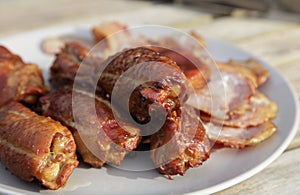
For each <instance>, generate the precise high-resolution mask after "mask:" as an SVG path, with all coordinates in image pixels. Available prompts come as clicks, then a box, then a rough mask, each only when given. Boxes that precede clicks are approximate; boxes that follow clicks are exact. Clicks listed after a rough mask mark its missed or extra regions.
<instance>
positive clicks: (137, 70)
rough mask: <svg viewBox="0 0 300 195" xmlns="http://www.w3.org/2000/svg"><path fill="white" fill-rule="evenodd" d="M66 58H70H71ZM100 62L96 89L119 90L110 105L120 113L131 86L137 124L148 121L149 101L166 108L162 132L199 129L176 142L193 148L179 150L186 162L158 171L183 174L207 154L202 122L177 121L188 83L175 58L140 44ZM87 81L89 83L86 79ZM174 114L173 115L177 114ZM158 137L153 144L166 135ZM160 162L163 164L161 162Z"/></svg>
mask: <svg viewBox="0 0 300 195" xmlns="http://www.w3.org/2000/svg"><path fill="white" fill-rule="evenodd" d="M70 46H71V45H70ZM73 46H74V45H73ZM75 56H76V55H75ZM69 59H70V60H72V58H69ZM73 59H74V58H73ZM76 59H78V58H76ZM75 61H76V60H73V62H75ZM91 61H93V60H91ZM61 62H62V60H59V59H57V60H56V63H55V64H54V65H53V66H57V65H58V64H59V65H60V66H64V64H63V63H61ZM93 62H95V61H93ZM96 65H97V64H96ZM96 65H95V64H94V67H96V68H97V66H96ZM102 65H107V66H106V67H105V69H104V71H103V72H102V74H101V76H100V79H99V81H98V84H97V90H98V93H99V91H100V92H101V93H102V94H103V96H102V97H106V98H108V99H110V98H111V95H112V93H113V91H114V90H116V91H118V92H119V96H118V97H122V98H118V102H117V103H116V104H117V105H113V106H114V107H117V108H118V110H119V111H120V113H121V116H122V113H123V112H122V109H124V107H125V109H126V101H127V100H128V99H127V98H124V97H126V95H125V94H126V93H127V92H128V91H129V92H132V91H131V90H133V92H132V94H131V96H130V98H129V104H128V106H129V111H130V113H131V115H132V116H133V118H134V119H135V120H136V121H137V122H138V123H140V124H146V123H148V122H149V121H150V120H151V117H150V115H149V112H148V111H150V112H151V110H152V111H153V109H154V111H155V110H156V107H152V105H156V106H157V105H158V106H159V107H161V108H164V109H165V110H164V112H165V118H166V122H165V123H166V124H165V125H164V126H163V128H162V129H161V130H160V131H159V132H162V134H165V133H166V134H167V135H169V137H168V138H170V137H173V136H174V137H181V138H182V137H184V136H183V135H181V134H182V132H190V131H192V130H194V131H196V130H197V132H198V133H197V136H196V137H195V140H194V141H191V140H192V138H191V139H190V140H188V139H186V142H181V143H180V144H175V145H176V146H177V147H179V148H180V147H185V148H186V146H188V147H190V148H192V149H188V150H190V152H191V153H194V154H190V155H188V154H186V153H185V152H181V153H180V154H179V156H180V157H178V158H180V159H181V163H182V162H185V164H184V165H182V167H181V168H180V169H179V168H177V167H174V166H173V167H172V165H171V164H172V163H171V164H169V165H165V166H166V167H169V168H168V170H167V171H160V172H161V173H163V174H168V175H174V174H183V173H184V170H186V169H187V168H189V167H194V166H198V165H200V164H201V163H202V162H203V161H204V160H206V159H207V158H208V156H209V143H208V141H207V138H206V135H205V130H204V129H203V128H202V126H201V125H196V126H194V129H190V130H189V129H185V127H183V126H182V125H181V124H179V123H180V122H179V121H180V117H181V106H182V105H181V102H184V100H185V97H186V94H185V91H186V89H187V88H188V85H187V83H186V82H187V81H186V78H185V76H184V74H183V72H182V71H181V69H180V68H179V66H178V65H177V64H176V63H175V62H174V61H172V60H171V59H170V58H168V57H165V56H162V55H160V54H159V53H158V52H156V51H154V50H153V49H149V48H143V47H140V48H135V49H129V50H125V51H124V52H121V53H118V54H116V55H114V56H112V57H110V58H109V59H107V60H106V61H104V62H103V63H102ZM84 66H85V65H84ZM98 66H99V63H98ZM145 67H146V70H147V71H145V69H144V68H145ZM98 68H100V69H101V68H103V67H101V65H100V66H99V67H98ZM67 69H68V68H66V69H63V68H61V69H60V70H63V71H67ZM52 70H53V69H52ZM93 70H96V71H93V73H96V74H97V69H93ZM128 72H129V73H128ZM51 73H52V74H56V73H55V72H54V71H52V72H51ZM80 74H81V73H80ZM83 74H84V72H83ZM83 74H82V75H83ZM61 75H64V74H61ZM61 75H58V76H61ZM53 76H56V75H53ZM88 76H89V78H96V76H97V75H96V76H95V75H88ZM119 79H120V80H121V81H122V82H121V83H122V85H121V87H120V86H116V84H117V83H118V80H119ZM86 82H87V83H90V81H89V80H88V81H86ZM92 82H94V81H92ZM79 84H80V83H79ZM80 85H81V84H80ZM118 87H119V88H118ZM99 89H101V90H99ZM123 94H124V95H123ZM124 105H125V106H124ZM175 113H176V114H175ZM174 114H175V115H176V117H175V115H174ZM126 117H127V116H125V117H121V118H126ZM152 119H153V118H152ZM153 120H157V119H156V118H154V119H153ZM172 121H174V122H172ZM175 124H177V125H175ZM186 128H188V127H186ZM143 130H144V129H142V131H143ZM168 131H170V132H168ZM181 138H176V139H181ZM153 139H154V138H153ZM153 139H152V140H153ZM166 139H167V138H166ZM159 140H160V141H159V143H160V145H159V144H158V143H156V142H155V143H153V148H154V147H159V146H161V144H164V143H165V142H164V141H163V140H165V139H163V138H161V139H159ZM189 141H190V142H189ZM192 142H195V144H194V145H193V144H192ZM202 154H203V155H202ZM159 155H163V154H162V153H159V154H155V156H156V157H155V158H154V161H155V162H156V164H157V163H158V161H157V160H155V159H156V158H157V156H159ZM193 159H195V162H193ZM200 161H201V162H200ZM174 163H175V162H173V165H174ZM175 164H176V163H175ZM160 166H162V167H163V165H160Z"/></svg>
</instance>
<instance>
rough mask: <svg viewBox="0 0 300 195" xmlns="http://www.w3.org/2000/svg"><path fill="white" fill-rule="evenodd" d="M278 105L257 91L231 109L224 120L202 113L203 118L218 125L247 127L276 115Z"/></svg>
mask: <svg viewBox="0 0 300 195" xmlns="http://www.w3.org/2000/svg"><path fill="white" fill-rule="evenodd" d="M276 113H277V105H276V103H275V102H273V101H271V100H269V99H268V98H267V97H266V96H265V95H263V94H262V93H259V92H256V93H255V94H254V95H252V96H251V97H250V98H248V99H245V100H244V101H243V102H242V103H241V104H240V105H239V106H238V107H237V108H234V109H232V110H230V111H229V112H228V113H227V114H226V116H225V118H224V120H220V119H219V118H215V117H211V116H210V115H208V114H206V113H201V119H203V120H204V121H211V122H213V123H216V124H218V125H225V126H231V127H241V128H246V127H249V126H256V125H259V124H262V123H264V122H266V121H268V120H270V119H272V118H274V117H275V116H276Z"/></svg>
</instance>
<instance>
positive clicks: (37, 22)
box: [0, 0, 212, 36]
mask: <svg viewBox="0 0 300 195" xmlns="http://www.w3.org/2000/svg"><path fill="white" fill-rule="evenodd" d="M54 2H56V3H54ZM16 10H19V11H16ZM20 10H21V11H20ZM11 13H14V14H11ZM28 13H30V14H28ZM162 14H163V15H162ZM20 18H22V20H20ZM194 19H196V20H197V22H198V23H206V22H207V21H210V20H211V19H212V15H211V14H207V13H202V12H197V11H186V9H185V8H183V7H182V6H179V5H178V6H172V7H170V6H167V5H157V4H153V3H149V2H144V1H122V0H114V1H110V0H101V1H95V0H77V1H71V0H64V1H53V2H52V1H35V0H28V1H21V0H14V1H10V3H8V4H7V3H4V2H0V29H1V31H0V36H5V35H8V34H12V33H17V32H21V31H25V30H30V29H33V28H41V27H46V26H50V25H61V24H69V25H70V24H82V23H87V24H96V23H100V22H101V21H107V20H115V21H120V22H123V23H126V24H159V25H172V24H173V23H174V24H176V23H186V22H188V21H193V20H194Z"/></svg>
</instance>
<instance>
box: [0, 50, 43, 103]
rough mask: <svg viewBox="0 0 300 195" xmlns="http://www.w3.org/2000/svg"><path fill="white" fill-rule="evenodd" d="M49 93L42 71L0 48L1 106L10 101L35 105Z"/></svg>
mask: <svg viewBox="0 0 300 195" xmlns="http://www.w3.org/2000/svg"><path fill="white" fill-rule="evenodd" d="M46 91H47V89H46V87H45V86H44V80H43V77H42V73H41V70H40V69H39V67H38V66H37V65H35V64H26V63H24V62H23V61H22V59H21V58H20V57H19V56H17V55H15V54H13V53H11V52H10V51H9V50H7V49H6V48H5V47H3V46H0V105H3V104H5V103H6V102H8V101H11V100H14V101H23V102H25V103H27V104H34V103H35V102H36V100H37V97H38V96H41V95H43V94H44V93H45V92H46Z"/></svg>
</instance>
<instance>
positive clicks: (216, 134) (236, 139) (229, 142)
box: [204, 121, 276, 148]
mask: <svg viewBox="0 0 300 195" xmlns="http://www.w3.org/2000/svg"><path fill="white" fill-rule="evenodd" d="M204 126H205V128H206V129H207V134H208V137H209V139H211V140H212V141H215V142H216V143H218V144H222V145H224V146H227V147H231V148H244V147H246V146H251V145H256V144H258V143H260V142H262V141H264V140H266V139H268V138H269V137H271V136H272V135H273V134H274V133H275V132H276V126H275V125H274V124H273V123H272V122H270V121H267V122H265V123H262V124H260V125H257V126H254V127H248V128H235V127H228V126H220V125H217V124H214V123H211V122H209V123H204Z"/></svg>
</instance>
